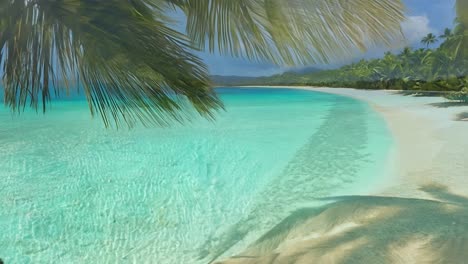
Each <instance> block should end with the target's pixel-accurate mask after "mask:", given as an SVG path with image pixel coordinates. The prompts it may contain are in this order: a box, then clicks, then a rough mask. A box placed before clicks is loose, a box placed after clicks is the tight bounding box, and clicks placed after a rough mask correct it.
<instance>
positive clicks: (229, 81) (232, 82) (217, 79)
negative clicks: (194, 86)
mask: <svg viewBox="0 0 468 264" xmlns="http://www.w3.org/2000/svg"><path fill="white" fill-rule="evenodd" d="M320 71H323V70H322V69H319V68H315V67H304V68H300V69H294V70H290V71H287V72H284V73H281V74H275V75H271V76H259V77H247V76H222V75H212V76H211V80H212V81H213V83H214V85H215V86H239V85H260V84H275V83H281V84H288V83H290V84H292V83H296V82H297V80H299V79H301V77H303V76H306V75H308V74H314V73H317V72H320Z"/></svg>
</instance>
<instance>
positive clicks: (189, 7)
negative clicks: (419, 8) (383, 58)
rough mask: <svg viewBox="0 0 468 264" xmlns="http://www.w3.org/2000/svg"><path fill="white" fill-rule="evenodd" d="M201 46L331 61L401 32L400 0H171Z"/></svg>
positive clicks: (264, 57) (276, 58) (260, 56)
mask: <svg viewBox="0 0 468 264" xmlns="http://www.w3.org/2000/svg"><path fill="white" fill-rule="evenodd" d="M172 2H173V3H174V4H175V5H177V6H178V7H180V8H181V9H182V10H183V11H184V12H185V14H186V15H187V18H188V22H187V32H188V34H189V37H190V38H191V39H192V40H193V41H194V43H195V44H196V45H197V47H199V48H200V49H207V50H209V51H211V52H213V51H219V52H220V53H221V54H228V55H233V56H236V57H247V58H249V59H252V60H257V61H271V62H274V63H277V64H289V65H296V64H310V63H315V62H329V61H331V60H333V59H337V58H342V57H343V56H347V55H350V53H351V52H352V51H355V50H356V49H359V50H365V49H366V48H367V47H369V46H371V45H375V44H377V43H380V44H381V43H387V44H388V43H390V42H392V41H394V40H395V39H398V38H400V37H401V32H400V22H401V21H402V19H403V9H404V8H403V5H402V3H401V1H390V0H384V1H381V0H371V1H368V0H326V1H325V0H288V1H284V0H237V1H219V0H206V1H200V0H173V1H172Z"/></svg>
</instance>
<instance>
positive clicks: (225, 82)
mask: <svg viewBox="0 0 468 264" xmlns="http://www.w3.org/2000/svg"><path fill="white" fill-rule="evenodd" d="M259 78H265V77H246V76H234V75H231V76H222V75H212V76H211V81H212V82H213V83H214V85H215V86H236V85H249V84H253V83H257V82H258V79H259Z"/></svg>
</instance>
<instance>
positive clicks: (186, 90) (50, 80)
mask: <svg viewBox="0 0 468 264" xmlns="http://www.w3.org/2000/svg"><path fill="white" fill-rule="evenodd" d="M20 2H22V3H21V4H18V3H20ZM110 10H111V12H109V11H110ZM155 12H158V11H157V10H155V9H150V8H149V7H148V6H147V5H142V4H141V3H140V2H138V1H129V2H127V1H98V2H96V1H78V0H68V1H65V0H63V1H39V2H38V3H35V4H26V5H25V4H24V2H23V1H13V2H11V5H10V6H6V7H5V6H4V5H3V6H2V10H1V11H0V14H1V17H2V18H3V19H2V24H1V25H2V27H1V35H0V45H1V47H2V53H1V55H0V59H1V61H2V62H3V64H4V86H5V102H6V104H8V105H9V106H10V107H11V108H12V109H14V110H17V111H20V110H22V109H24V108H25V107H26V106H27V104H28V103H29V104H30V105H31V106H32V107H34V108H38V106H39V105H42V107H43V108H44V110H45V107H46V104H47V102H48V100H50V98H51V92H55V93H59V92H60V91H61V90H63V89H68V88H69V87H70V86H75V87H76V86H77V85H78V84H79V85H81V86H82V87H83V89H84V93H85V94H86V97H87V99H88V101H89V105H90V110H91V113H92V114H95V113H100V114H101V116H102V118H103V120H104V123H105V125H106V126H110V125H113V124H114V125H117V126H119V125H121V122H122V121H124V122H126V123H127V124H129V125H133V124H134V123H135V122H136V121H141V122H142V123H144V124H149V123H158V124H165V123H167V121H168V120H169V119H168V118H167V117H171V118H172V119H176V120H183V119H184V115H185V114H186V113H187V111H184V110H185V109H184V108H186V107H187V106H188V105H189V104H191V105H192V106H194V107H195V109H196V110H198V112H199V113H200V114H202V115H204V116H207V117H212V115H213V110H216V109H219V108H220V107H222V104H221V102H220V101H219V100H218V98H217V97H216V95H215V94H214V92H213V91H212V89H211V87H210V81H209V78H208V75H207V70H206V67H205V66H204V64H203V63H202V61H201V60H200V59H198V58H197V57H196V56H194V55H192V53H191V46H190V43H189V41H188V40H187V38H186V37H185V36H184V35H182V34H180V33H179V32H176V31H174V30H173V29H171V28H169V27H167V26H166V25H165V21H164V20H161V18H164V16H158V18H155V17H154V15H155ZM70 76H73V78H70ZM69 79H75V80H77V83H76V84H73V83H70V82H68V80H69ZM60 80H63V83H59V81H60ZM62 87H64V88H62ZM40 98H41V99H40ZM41 102H42V103H41Z"/></svg>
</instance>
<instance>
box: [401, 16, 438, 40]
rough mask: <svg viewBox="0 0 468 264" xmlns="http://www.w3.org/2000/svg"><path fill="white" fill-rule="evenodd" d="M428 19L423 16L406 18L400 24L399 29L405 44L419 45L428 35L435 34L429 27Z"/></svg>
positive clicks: (434, 30)
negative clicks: (403, 36)
mask: <svg viewBox="0 0 468 264" xmlns="http://www.w3.org/2000/svg"><path fill="white" fill-rule="evenodd" d="M429 22H430V21H429V18H428V17H427V16H426V15H424V16H408V17H406V20H405V21H403V23H401V29H402V31H403V34H404V35H405V37H406V41H407V44H409V45H412V44H413V45H414V44H419V42H420V41H421V39H422V38H423V37H424V36H426V35H427V34H429V33H437V30H436V29H433V28H431V27H430V25H429Z"/></svg>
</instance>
